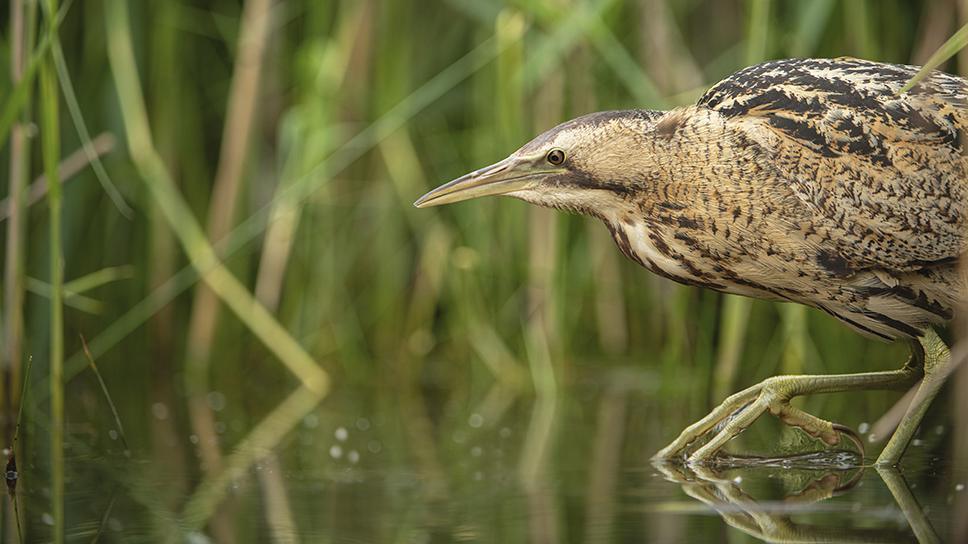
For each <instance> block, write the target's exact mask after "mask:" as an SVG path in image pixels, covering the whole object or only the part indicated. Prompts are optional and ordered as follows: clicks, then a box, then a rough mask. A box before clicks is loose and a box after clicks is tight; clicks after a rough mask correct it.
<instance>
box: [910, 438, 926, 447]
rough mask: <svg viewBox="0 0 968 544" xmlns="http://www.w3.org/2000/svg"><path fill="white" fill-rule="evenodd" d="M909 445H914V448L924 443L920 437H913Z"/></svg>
mask: <svg viewBox="0 0 968 544" xmlns="http://www.w3.org/2000/svg"><path fill="white" fill-rule="evenodd" d="M911 445H912V446H914V447H915V448H919V447H921V446H923V445H924V440H921V439H920V438H915V439H914V440H912V441H911Z"/></svg>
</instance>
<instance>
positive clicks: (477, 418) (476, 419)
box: [467, 413, 484, 429]
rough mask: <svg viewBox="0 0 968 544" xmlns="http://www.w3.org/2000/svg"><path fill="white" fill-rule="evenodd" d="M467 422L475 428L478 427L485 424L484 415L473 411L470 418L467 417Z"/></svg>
mask: <svg viewBox="0 0 968 544" xmlns="http://www.w3.org/2000/svg"><path fill="white" fill-rule="evenodd" d="M467 424H468V425H470V426H471V427H474V428H475V429H478V428H480V426H481V425H484V416H482V415H481V414H478V413H473V414H471V416H470V417H469V418H467Z"/></svg>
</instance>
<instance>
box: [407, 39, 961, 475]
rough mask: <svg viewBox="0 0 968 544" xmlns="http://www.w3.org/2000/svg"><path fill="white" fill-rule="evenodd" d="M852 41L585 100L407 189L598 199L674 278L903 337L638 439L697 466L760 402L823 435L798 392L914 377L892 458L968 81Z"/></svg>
mask: <svg viewBox="0 0 968 544" xmlns="http://www.w3.org/2000/svg"><path fill="white" fill-rule="evenodd" d="M918 70H919V67H917V66H910V65H900V64H888V63H881V62H875V61H869V60H863V59H857V58H850V57H839V58H831V59H826V58H812V59H809V58H808V59H783V60H775V61H769V62H765V63H761V64H757V65H754V66H750V67H748V68H744V69H742V70H740V71H738V72H736V73H734V74H732V75H730V76H727V77H726V78H725V79H723V80H722V81H720V82H719V83H717V84H715V85H713V86H712V87H711V88H710V89H709V90H708V91H707V92H706V93H705V94H703V95H702V96H701V97H700V98H699V100H698V101H697V102H696V104H695V105H691V106H686V107H679V108H675V109H671V110H669V111H655V110H649V109H631V110H618V111H604V112H596V113H591V114H587V115H584V116H581V117H578V118H575V119H572V120H570V121H567V122H564V123H562V124H560V125H558V126H556V127H554V128H552V129H550V130H548V131H546V132H544V133H543V134H540V135H539V136H537V137H536V138H534V139H533V140H531V141H530V142H528V143H526V144H524V145H523V146H522V147H521V148H520V149H518V150H517V151H515V152H513V153H512V154H511V155H510V156H508V157H507V158H505V159H504V160H501V161H499V162H497V163H495V164H493V165H491V166H487V167H485V168H481V169H479V170H475V171H473V172H471V173H469V174H466V175H464V176H462V177H459V178H457V179H455V180H453V181H451V182H449V183H446V184H444V185H441V186H439V187H437V188H436V189H433V190H431V191H430V192H428V193H427V194H425V195H424V196H422V197H420V198H419V199H418V200H417V201H416V202H415V203H414V205H415V206H417V207H418V208H424V207H429V206H437V205H441V204H448V203H454V202H459V201H464V200H468V199H472V198H477V197H482V196H490V195H505V196H510V197H514V198H517V199H520V200H524V201H526V202H529V203H532V204H536V205H539V206H545V207H551V208H555V209H559V210H564V211H569V212H574V213H578V214H582V215H586V216H590V217H593V218H597V219H598V220H600V221H601V222H602V223H604V225H605V227H606V228H607V229H608V230H609V232H610V233H611V235H612V238H613V239H614V241H615V243H616V244H617V246H618V248H619V249H620V250H621V252H622V253H623V254H624V255H625V256H626V257H628V258H629V259H631V260H632V261H634V262H635V263H638V264H639V265H641V266H642V267H644V268H646V269H648V270H650V271H652V272H654V273H656V274H658V275H660V276H663V277H665V278H668V279H671V280H673V281H676V282H679V283H683V284H687V285H694V286H699V287H703V288H707V289H712V290H715V291H720V292H724V293H731V294H737V295H744V296H748V297H754V298H760V299H767V300H775V301H782V302H791V303H798V304H803V305H806V306H810V307H813V308H817V309H819V310H821V311H823V312H825V313H827V314H829V315H831V316H833V317H835V318H837V319H838V320H840V321H841V322H843V323H844V324H846V325H847V326H848V327H850V328H852V329H854V330H855V331H857V332H859V333H861V334H863V335H865V336H869V337H873V338H877V339H880V340H884V341H902V342H907V343H909V344H910V346H911V356H910V358H909V359H908V360H907V362H905V363H904V365H903V366H902V367H901V368H899V369H897V370H890V371H879V372H864V373H855V374H840V375H802V376H788V375H780V376H773V377H770V378H767V379H766V380H764V381H763V382H761V383H759V384H756V385H754V386H752V387H749V388H747V389H745V390H742V391H740V392H738V393H735V394H733V395H731V396H730V397H728V398H727V399H726V400H725V401H724V402H723V403H722V404H721V405H719V406H718V407H717V408H715V409H714V410H713V411H712V412H710V413H709V414H708V415H707V416H705V417H704V418H702V419H701V420H699V421H697V422H696V423H694V424H692V425H690V426H689V427H687V428H686V429H685V430H684V431H682V433H681V434H680V435H679V436H678V438H676V439H675V440H674V441H673V442H672V443H671V444H669V445H668V446H667V447H665V448H663V449H662V450H660V451H659V452H658V453H657V454H656V458H658V459H674V460H683V461H685V462H687V463H689V464H694V465H701V464H708V463H713V462H716V460H717V458H718V457H721V455H720V454H721V450H722V448H723V447H724V446H725V444H726V443H727V442H729V441H730V440H731V439H733V438H734V437H736V436H737V435H739V434H740V433H741V432H742V431H743V430H745V429H746V428H747V427H748V426H749V425H750V424H751V423H752V422H753V421H754V420H756V419H757V418H758V417H759V416H760V415H762V414H764V413H766V412H769V413H771V414H773V415H774V416H776V417H777V418H779V419H780V421H782V422H783V423H785V424H787V425H789V426H792V427H795V428H799V429H801V430H802V431H804V432H806V433H807V434H809V435H811V436H813V437H815V438H817V439H819V440H822V441H823V442H824V443H826V444H828V445H831V446H834V445H837V444H838V443H839V442H840V440H841V439H842V438H843V437H844V436H847V437H848V438H852V437H853V438H854V439H856V434H854V433H853V432H852V431H850V429H848V428H846V427H845V426H843V425H839V424H836V423H832V422H830V421H827V420H824V419H821V418H819V417H817V416H814V415H812V414H810V413H807V412H806V411H804V410H801V409H799V408H796V407H793V406H792V405H791V404H790V402H789V401H790V399H792V398H793V397H796V396H801V395H809V394H814V393H830V392H850V391H859V390H870V389H905V388H911V387H917V389H916V393H915V396H914V400H913V402H912V403H911V404H910V407H909V408H908V409H907V412H906V413H905V414H904V416H903V418H902V419H901V420H900V423H899V424H898V426H897V428H896V429H895V431H894V433H893V435H892V436H891V439H890V440H889V441H888V443H887V445H886V446H885V447H884V449H883V450H882V452H881V453H880V455H879V457H878V458H877V461H876V463H877V464H878V465H897V464H898V463H899V462H900V459H901V457H902V456H903V453H904V451H905V449H906V447H907V445H908V444H909V442H910V441H911V439H912V437H913V435H914V433H915V430H916V429H917V426H918V424H919V423H920V421H921V419H922V418H923V416H924V413H925V411H926V410H927V407H928V405H930V403H931V401H932V400H933V398H934V397H935V395H936V394H937V393H938V390H939V389H940V388H941V385H942V384H943V383H944V378H945V377H946V376H947V374H948V373H949V372H950V368H951V364H952V363H951V356H950V351H949V348H948V346H947V345H946V343H945V342H944V341H943V340H942V339H941V338H940V337H939V335H938V333H937V331H936V328H939V327H943V326H944V325H945V324H946V323H947V322H949V321H950V320H951V319H952V318H953V317H954V315H955V313H956V311H957V310H958V308H959V305H960V304H961V301H962V300H963V298H964V295H965V293H966V281H965V279H964V278H963V277H962V275H961V274H960V273H959V269H958V259H959V257H961V255H962V254H964V253H965V251H966V246H968V211H966V208H965V198H966V193H968V175H966V173H968V159H966V157H965V154H964V153H963V151H964V149H963V144H964V142H963V138H962V133H963V131H964V130H965V129H966V128H968V107H966V106H968V81H966V80H965V79H963V78H960V77H956V76H953V75H950V74H947V73H944V72H941V71H937V70H935V71H931V72H930V73H929V74H928V75H927V76H926V77H924V78H923V79H921V80H920V82H918V83H917V84H916V85H914V86H913V88H911V89H910V90H907V91H905V92H901V91H902V89H903V87H904V85H905V84H906V83H907V82H908V81H909V80H911V78H912V77H913V76H915V74H917V73H918Z"/></svg>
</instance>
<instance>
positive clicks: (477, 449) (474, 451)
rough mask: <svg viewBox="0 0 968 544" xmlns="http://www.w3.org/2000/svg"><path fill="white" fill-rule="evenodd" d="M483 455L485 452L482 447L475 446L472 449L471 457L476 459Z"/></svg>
mask: <svg viewBox="0 0 968 544" xmlns="http://www.w3.org/2000/svg"><path fill="white" fill-rule="evenodd" d="M482 453H484V450H482V449H481V447H480V446H474V447H473V448H471V455H473V456H474V457H480V456H481V454H482Z"/></svg>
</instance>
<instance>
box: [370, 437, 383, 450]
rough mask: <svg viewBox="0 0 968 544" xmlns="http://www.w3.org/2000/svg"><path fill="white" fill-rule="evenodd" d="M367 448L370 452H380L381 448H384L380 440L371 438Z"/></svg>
mask: <svg viewBox="0 0 968 544" xmlns="http://www.w3.org/2000/svg"><path fill="white" fill-rule="evenodd" d="M366 449H367V450H368V451H369V452H370V453H380V450H382V449H383V444H380V441H379V440H370V442H369V443H367V445H366Z"/></svg>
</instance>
